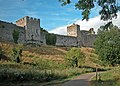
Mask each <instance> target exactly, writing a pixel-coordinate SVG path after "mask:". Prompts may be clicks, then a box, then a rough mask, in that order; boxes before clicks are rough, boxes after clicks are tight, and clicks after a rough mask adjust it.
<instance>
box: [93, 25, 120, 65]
mask: <svg viewBox="0 0 120 86" xmlns="http://www.w3.org/2000/svg"><path fill="white" fill-rule="evenodd" d="M95 49H96V52H97V53H98V55H99V56H100V59H101V60H102V61H104V62H105V63H107V64H111V65H115V64H120V29H118V28H117V27H116V26H115V27H111V29H109V30H102V31H101V33H100V34H99V36H98V37H97V39H96V42H95Z"/></svg>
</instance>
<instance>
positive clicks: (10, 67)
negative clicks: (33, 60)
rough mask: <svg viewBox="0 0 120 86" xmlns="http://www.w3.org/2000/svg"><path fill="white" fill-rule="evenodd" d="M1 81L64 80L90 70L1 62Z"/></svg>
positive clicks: (40, 81) (38, 81)
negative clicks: (47, 67) (42, 67)
mask: <svg viewBox="0 0 120 86" xmlns="http://www.w3.org/2000/svg"><path fill="white" fill-rule="evenodd" d="M0 69H1V70H0V83H4V84H5V83H28V82H36V83H43V82H49V81H53V80H60V81H61V80H64V79H67V78H70V77H73V76H76V75H80V74H83V73H86V72H90V71H91V69H85V68H66V69H65V68H63V69H61V68H60V69H59V68H57V69H53V68H52V69H51V68H49V69H40V68H39V65H38V67H37V66H31V65H23V64H17V63H11V62H4V63H2V62H1V63H0Z"/></svg>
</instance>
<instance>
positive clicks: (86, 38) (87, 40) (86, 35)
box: [78, 30, 97, 47]
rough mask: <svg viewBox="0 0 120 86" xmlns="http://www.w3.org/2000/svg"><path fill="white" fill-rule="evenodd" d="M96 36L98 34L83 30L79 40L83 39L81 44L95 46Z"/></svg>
mask: <svg viewBox="0 0 120 86" xmlns="http://www.w3.org/2000/svg"><path fill="white" fill-rule="evenodd" d="M96 38H97V35H96V34H92V33H90V32H89V31H86V30H81V31H80V35H79V36H78V41H81V42H79V43H81V46H83V47H93V46H94V41H95V40H96Z"/></svg>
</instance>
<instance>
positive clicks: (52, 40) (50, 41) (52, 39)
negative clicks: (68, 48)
mask: <svg viewBox="0 0 120 86" xmlns="http://www.w3.org/2000/svg"><path fill="white" fill-rule="evenodd" d="M41 32H42V33H44V34H45V38H46V44H47V45H55V44H56V35H55V34H53V33H49V32H48V31H46V30H45V29H43V28H41Z"/></svg>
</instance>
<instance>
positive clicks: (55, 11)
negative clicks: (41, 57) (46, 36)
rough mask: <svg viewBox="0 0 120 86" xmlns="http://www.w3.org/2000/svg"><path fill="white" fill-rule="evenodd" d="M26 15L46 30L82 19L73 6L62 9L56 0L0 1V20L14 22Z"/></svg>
mask: <svg viewBox="0 0 120 86" xmlns="http://www.w3.org/2000/svg"><path fill="white" fill-rule="evenodd" d="M73 1H76V0H73ZM26 15H27V16H31V17H36V18H39V19H40V20H41V27H43V28H45V29H48V30H50V29H53V28H55V27H59V26H61V25H66V24H69V23H74V21H76V20H77V19H81V18H82V16H81V12H80V11H79V10H75V7H74V4H70V5H67V6H63V7H62V6H61V3H60V2H59V1H58V0H24V1H23V0H6V1H5V0H0V20H5V21H8V22H15V21H16V20H18V19H19V18H22V17H24V16H26ZM96 15H97V13H94V14H92V15H91V17H94V16H96Z"/></svg>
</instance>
